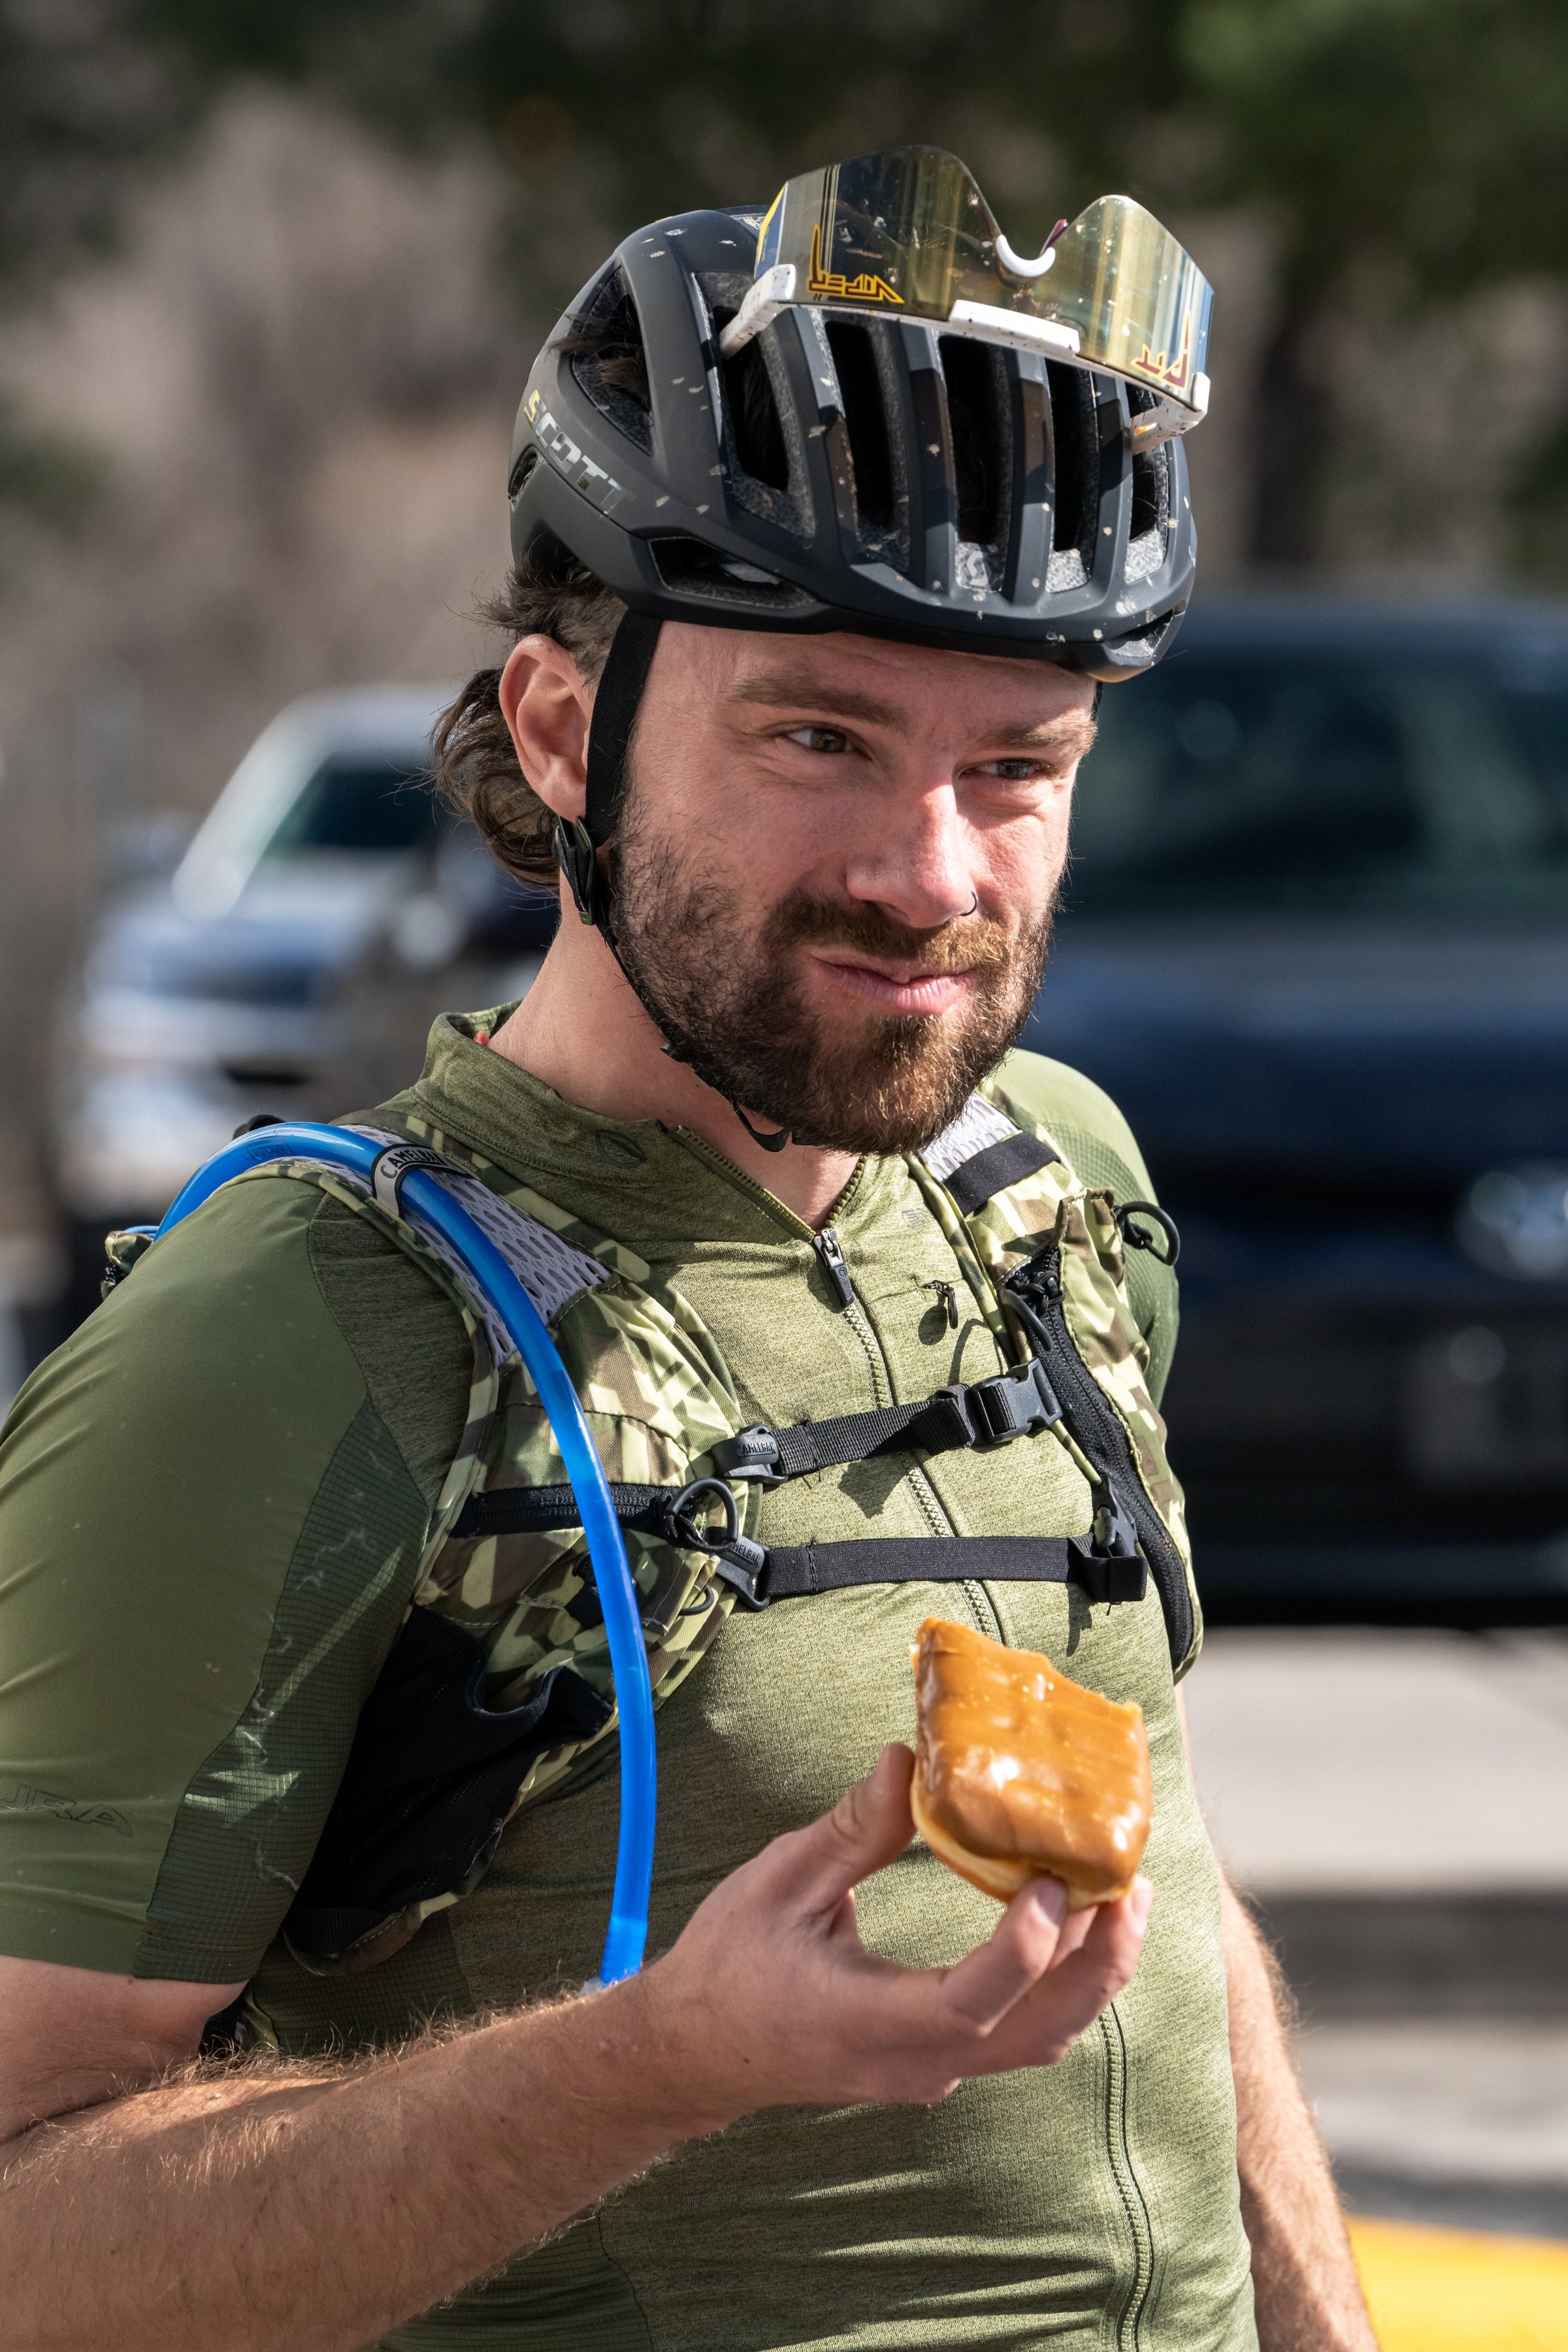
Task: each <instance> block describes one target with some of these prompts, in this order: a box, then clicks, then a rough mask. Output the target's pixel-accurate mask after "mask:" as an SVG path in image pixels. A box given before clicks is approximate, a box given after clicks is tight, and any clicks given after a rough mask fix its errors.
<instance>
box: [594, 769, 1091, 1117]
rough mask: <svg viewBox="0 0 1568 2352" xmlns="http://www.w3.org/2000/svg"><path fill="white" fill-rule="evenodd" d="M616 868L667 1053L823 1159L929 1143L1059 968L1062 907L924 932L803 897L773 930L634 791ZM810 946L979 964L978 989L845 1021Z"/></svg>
mask: <svg viewBox="0 0 1568 2352" xmlns="http://www.w3.org/2000/svg"><path fill="white" fill-rule="evenodd" d="M610 868H611V878H612V883H613V887H614V891H615V909H616V948H617V950H618V953H619V956H620V960H621V963H622V967H623V969H624V970H625V971H626V977H627V979H628V980H629V981H630V982H631V984H632V986H633V988H634V989H635V990H636V992H637V995H638V997H639V998H640V999H641V1001H642V1003H643V1004H644V1006H645V1007H646V1009H647V1012H648V1013H649V1014H650V1015H651V1016H652V1018H653V1020H654V1021H655V1022H656V1023H657V1024H658V1027H659V1029H660V1030H661V1031H662V1032H663V1034H664V1038H665V1041H666V1050H667V1052H668V1053H669V1054H671V1055H673V1056H674V1058H675V1059H676V1060H677V1061H680V1062H685V1063H688V1064H689V1066H690V1067H691V1068H692V1069H693V1070H694V1071H695V1072H696V1074H697V1076H699V1077H700V1078H701V1079H702V1080H703V1082H704V1084H705V1085H707V1086H710V1087H712V1088H713V1089H714V1091H715V1092H716V1093H718V1094H720V1095H722V1096H723V1097H724V1099H725V1100H726V1101H727V1102H728V1103H730V1104H731V1106H732V1107H743V1108H744V1109H746V1110H748V1111H750V1112H752V1114H753V1115H755V1116H756V1117H757V1118H763V1119H767V1120H769V1121H770V1122H771V1123H772V1124H773V1126H775V1127H777V1128H781V1129H784V1130H785V1131H786V1132H787V1133H788V1134H789V1135H790V1136H791V1138H792V1139H793V1140H794V1141H795V1142H796V1143H798V1144H805V1145H812V1146H816V1148H817V1149H819V1150H831V1151H853V1152H856V1153H862V1152H873V1153H876V1154H879V1155H889V1154H896V1153H899V1152H902V1151H919V1150H923V1149H924V1147H925V1146H926V1145H927V1144H929V1143H931V1141H932V1140H933V1139H935V1138H936V1137H937V1136H939V1135H940V1134H941V1133H942V1129H944V1128H945V1127H948V1126H949V1125H951V1123H952V1120H953V1119H955V1118H957V1116H958V1114H959V1112H960V1111H961V1110H962V1109H963V1106H964V1104H965V1103H966V1102H967V1101H968V1099H969V1097H970V1096H971V1095H972V1094H973V1091H974V1089H975V1087H977V1086H978V1085H979V1084H980V1082H981V1080H982V1079H983V1078H985V1077H987V1076H989V1075H990V1073H991V1072H992V1071H993V1070H994V1068H995V1067H996V1065H997V1063H998V1062H1000V1061H1001V1059H1002V1057H1003V1055H1005V1053H1007V1052H1008V1050H1009V1048H1010V1047H1011V1046H1013V1045H1015V1044H1016V1042H1017V1039H1018V1036H1019V1034H1020V1033H1021V1032H1022V1030H1023V1027H1024V1024H1025V1023H1026V1021H1027V1019H1028V1017H1029V1012H1030V1008H1031V1006H1032V1005H1033V1003H1034V1001H1035V997H1036V994H1037V991H1038V989H1039V985H1040V981H1041V979H1042V977H1043V975H1044V972H1045V967H1046V956H1047V950H1048V948H1049V944H1050V931H1051V916H1052V912H1053V907H1052V905H1050V904H1047V907H1046V908H1045V909H1044V910H1043V912H1041V913H1040V914H1038V915H1037V916H1034V917H1031V918H1025V919H1019V920H1017V921H1016V922H1013V923H1007V922H1000V921H997V920H995V919H994V918H992V917H990V916H987V915H981V914H973V915H965V916H962V917H960V918H959V919H956V920H955V921H952V922H949V923H943V924H942V925H941V926H940V927H939V928H938V929H934V930H914V929H910V926H909V925H907V924H905V923H900V921H899V920H898V919H896V918H895V917H893V916H891V915H888V914H885V913H884V912H883V911H882V910H881V909H880V908H878V907H874V906H870V905H868V904H865V903H858V902H856V901H855V900H852V899H829V898H820V897H817V896H816V895H814V894H813V893H812V892H810V891H807V890H804V889H803V890H795V891H791V892H790V893H789V894H788V895H787V896H786V897H785V898H782V899H780V900H779V902H778V903H777V904H776V905H775V906H774V907H773V908H772V909H771V911H770V912H769V913H768V915H767V916H766V918H765V919H764V920H763V923H762V924H761V926H760V927H759V926H757V925H756V924H755V923H754V921H752V920H751V919H748V918H747V917H746V916H745V915H744V914H743V913H742V911H741V910H740V908H738V907H737V905H736V903H735V899H734V896H733V894H732V892H731V890H730V889H729V888H728V887H726V886H725V884H724V883H722V882H721V880H720V879H719V878H718V877H716V876H715V875H713V874H712V873H711V871H707V872H705V871H704V870H703V869H702V868H701V866H694V862H693V860H692V857H691V855H690V852H689V849H688V848H687V847H686V846H685V845H678V844H677V843H675V842H674V841H669V840H662V839H660V838H659V836H658V835H657V833H655V831H654V830H653V829H652V828H651V827H650V826H648V825H647V823H646V821H645V820H643V818H642V817H641V815H640V813H639V811H638V810H637V806H636V794H635V793H628V794H627V805H626V811H625V814H624V815H623V819H622V824H621V828H620V832H619V835H618V837H617V840H616V844H615V845H614V847H613V848H612V850H611V852H610ZM804 947H826V948H833V949H841V950H850V951H852V952H854V953H858V954H859V955H863V956H868V957H872V958H878V957H880V958H885V959H888V960H889V961H890V960H893V959H898V960H900V961H906V962H911V963H915V964H917V965H918V966H919V968H920V971H921V973H922V974H925V973H931V972H944V971H964V972H967V973H968V974H969V975H970V976H971V981H972V986H971V988H970V991H969V992H968V994H967V996H966V998H965V999H964V1000H963V1002H962V1003H960V1004H959V1005H957V1006H955V1007H954V1008H953V1009H952V1011H951V1012H949V1013H945V1014H934V1015H923V1014H917V1013H876V1012H875V1011H873V1010H872V1009H870V1008H869V1007H864V1006H858V1005H856V1004H854V1003H848V1004H847V1005H846V1007H845V1010H844V1012H843V1013H842V1015H841V1016H840V1017H839V1018H838V1019H837V1020H834V1021H831V1022H830V1021H827V1020H826V1019H824V1018H823V1017H822V1016H821V1015H820V1014H818V1013H815V1012H814V1011H813V1010H812V1008H811V1006H810V1004H809V1003H808V1002H807V999H806V993H805V982H804V974H803V971H802V959H801V957H800V955H799V953H798V950H800V949H802V948H804Z"/></svg>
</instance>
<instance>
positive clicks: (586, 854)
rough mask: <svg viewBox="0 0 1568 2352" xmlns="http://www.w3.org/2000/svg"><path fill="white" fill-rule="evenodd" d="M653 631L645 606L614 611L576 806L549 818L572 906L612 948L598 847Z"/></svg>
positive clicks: (617, 792) (610, 825)
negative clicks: (572, 815)
mask: <svg viewBox="0 0 1568 2352" xmlns="http://www.w3.org/2000/svg"><path fill="white" fill-rule="evenodd" d="M658 632H659V623H658V620H657V618H656V617H655V616H654V615H653V614H649V613H634V612H631V611H629V610H628V611H626V612H625V613H623V614H622V615H621V619H620V625H619V626H618V627H617V629H616V634H615V635H614V636H613V637H612V638H611V640H610V649H609V651H608V653H607V654H606V655H605V666H604V667H603V668H602V669H601V671H600V672H599V683H598V686H597V688H596V689H595V695H594V715H593V718H592V719H590V721H589V723H588V758H587V787H588V789H587V796H586V800H585V803H584V810H583V814H582V815H581V816H580V817H578V818H576V819H575V820H574V823H573V824H571V825H570V826H568V824H567V823H566V820H565V818H564V817H557V818H556V820H555V862H556V864H557V865H558V866H560V868H561V871H562V872H563V874H564V875H565V877H566V882H567V887H568V888H569V889H570V890H571V893H572V898H573V901H574V905H575V907H576V908H577V912H578V914H579V915H580V916H581V917H582V919H583V920H584V922H585V923H592V924H594V925H595V927H596V929H598V930H600V931H601V932H602V933H603V934H604V937H605V942H606V944H607V945H608V946H609V947H610V948H612V949H613V948H614V946H615V944H616V934H615V927H614V924H613V921H612V919H611V904H610V899H611V892H610V887H609V882H608V878H607V877H606V876H605V872H604V870H603V868H602V867H601V866H600V864H599V859H598V852H599V851H600V850H601V849H603V848H604V846H605V843H606V842H607V841H609V839H610V838H611V836H612V835H613V834H614V832H615V830H616V824H617V822H618V820H619V817H620V814H621V803H622V801H623V799H624V798H625V796H626V751H627V749H628V747H629V746H630V743H631V740H632V730H633V728H634V727H635V726H636V725H637V706H638V704H639V703H640V702H641V700H642V695H643V688H644V687H645V686H646V685H647V674H648V671H649V669H650V667H652V664H653V656H654V652H655V648H656V647H657V646H658Z"/></svg>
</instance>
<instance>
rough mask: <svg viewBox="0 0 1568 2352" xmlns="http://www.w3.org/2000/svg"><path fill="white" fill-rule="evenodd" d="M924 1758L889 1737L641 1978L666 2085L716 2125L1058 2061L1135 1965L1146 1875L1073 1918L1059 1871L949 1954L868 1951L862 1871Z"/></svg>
mask: <svg viewBox="0 0 1568 2352" xmlns="http://www.w3.org/2000/svg"><path fill="white" fill-rule="evenodd" d="M913 1769H914V1759H913V1757H912V1756H911V1755H910V1751H909V1749H908V1748H903V1747H889V1748H884V1749H883V1751H882V1754H881V1757H880V1758H879V1761H878V1764H877V1767H876V1769H875V1771H874V1772H872V1774H871V1775H870V1777H869V1779H868V1780H862V1781H860V1782H858V1784H857V1786H856V1787H854V1788H853V1789H851V1790H849V1791H848V1793H847V1796H845V1797H844V1798H842V1799H841V1800H840V1801H839V1803H838V1804H837V1805H836V1806H835V1807H834V1810H833V1811H832V1812H830V1813H826V1814H825V1815H824V1816H823V1818H822V1819H821V1820H820V1821H816V1822H813V1823H812V1824H811V1826H810V1828H809V1829H804V1830H796V1831H795V1832H793V1833H792V1834H790V1835H788V1836H786V1837H780V1838H775V1839H774V1840H773V1843H772V1844H771V1845H769V1846H767V1847H765V1848H764V1849H763V1852H762V1853H760V1854H759V1855H758V1856H757V1858H756V1860H755V1861H754V1862H751V1863H747V1864H745V1865H744V1867H743V1868H742V1869H740V1870H737V1871H736V1872H734V1873H733V1874H732V1875H731V1877H729V1878H727V1879H725V1881H724V1882H723V1884H722V1885H721V1886H718V1887H716V1888H715V1889H714V1892H713V1893H712V1894H711V1895H710V1896H709V1897H708V1899H707V1901H706V1902H705V1903H703V1904H702V1905H701V1906H700V1908H699V1909H698V1910H697V1911H696V1912H694V1913H693V1915H692V1917H691V1919H690V1921H689V1924H688V1926H687V1927H686V1930H685V1932H684V1934H683V1935H682V1936H681V1937H680V1938H679V1942H677V1943H676V1944H675V1945H674V1946H672V1948H671V1949H670V1950H669V1951H668V1953H667V1954H666V1955H665V1957H664V1958H663V1959H661V1960H660V1961H659V1962H658V1964H657V1966H655V1967H654V1968H652V1969H650V1970H649V1971H648V1972H647V1976H646V1978H644V1979H642V1980H641V1983H642V1990H643V1993H644V1996H645V1998H646V2000H647V2004H648V2013H649V2018H650V2033H649V2038H650V2040H652V2041H653V2042H656V2043H657V2045H658V2048H659V2049H660V2051H661V2052H662V2053H664V2056H665V2063H664V2065H663V2067H662V2068H661V2079H662V2080H664V2081H665V2082H667V2083H668V2091H667V2092H666V2095H667V2096H668V2097H669V2098H670V2100H671V2101H672V2103H675V2102H685V2103H688V2104H689V2103H691V2102H693V2101H695V2103H696V2104H697V2105H698V2106H699V2107H700V2111H701V2114H702V2116H703V2117H704V2120H705V2124H706V2126H707V2127H709V2128H712V2127H714V2126H718V2125H720V2124H723V2123H727V2122H730V2121H732V2120H733V2119H734V2118H735V2117H737V2116H742V2115H745V2114H747V2113H749V2112H750V2111H751V2110H752V2108H754V2107H761V2106H779V2105H828V2104H831V2105H839V2104H842V2103H847V2102H856V2101H861V2100H880V2101H894V2100H931V2099H940V2098H942V2097H945V2095H946V2094H947V2093H948V2092H949V2091H951V2090H952V2088H953V2086H954V2084H957V2083H960V2082H963V2080H964V2079H965V2078H966V2077H967V2076H969V2075H973V2074H1004V2073H1005V2072H1006V2071H1007V2070H1008V2069H1010V2068H1012V2067H1015V2066H1049V2065H1052V2064H1054V2063H1055V2062H1056V2061H1057V2060H1058V2058H1060V2057H1061V2056H1062V2055H1063V2053H1065V2052H1066V2051H1067V2050H1068V2048H1069V2047H1070V2046H1071V2044H1072V2042H1074V2041H1075V2040H1076V2039H1077V2037H1078V2035H1079V2034H1080V2033H1081V2032H1083V2030H1084V2028H1085V2026H1087V2025H1089V2024H1091V2023H1092V2022H1093V2021H1094V2020H1095V2018H1097V2017H1098V2016H1099V2015H1100V2011H1101V2010H1103V2009H1104V2008H1105V2007H1106V2006H1107V2004H1108V2003H1109V2002H1110V2001H1112V2000H1114V1999H1115V1998H1116V1995H1117V1994H1118V1993H1119V1992H1120V1991H1121V1988H1122V1986H1123V1985H1124V1984H1126V1982H1127V1981H1128V1979H1129V1978H1130V1977H1131V1974H1132V1971H1133V1969H1135V1968H1136V1967H1137V1965H1138V1955H1139V1952H1140V1950H1141V1949H1142V1942H1143V1931H1144V1927H1145V1925H1146V1924H1147V1921H1148V1916H1149V1908H1150V1905H1151V1903H1152V1899H1153V1889H1152V1887H1151V1886H1150V1885H1148V1883H1147V1882H1146V1881H1144V1880H1140V1881H1139V1883H1138V1885H1137V1886H1136V1887H1135V1888H1134V1889H1133V1891H1132V1893H1131V1895H1127V1896H1126V1897H1124V1899H1123V1900H1122V1901H1121V1902H1120V1903H1108V1904H1104V1905H1101V1906H1100V1908H1099V1909H1098V1910H1093V1911H1079V1912H1075V1913H1074V1914H1073V1915H1072V1916H1071V1917H1070V1918H1067V1917H1066V1916H1065V1915H1066V1911H1067V1895H1066V1890H1065V1889H1064V1888H1063V1886H1062V1885H1061V1884H1060V1882H1059V1881H1058V1880H1057V1879H1054V1878H1041V1879H1037V1881H1036V1882H1035V1884H1034V1885H1032V1886H1028V1887H1026V1888H1025V1890H1024V1892H1023V1893H1022V1894H1021V1895H1016V1896H1015V1897H1014V1899H1013V1901H1012V1902H1011V1903H1010V1904H1009V1905H1008V1906H1007V1908H1006V1909H1005V1911H1004V1912H1003V1914H1002V1916H1001V1918H1000V1920H999V1921H998V1924H997V1927H996V1931H995V1933H994V1935H993V1936H992V1937H991V1939H990V1941H989V1942H988V1943H985V1944H982V1945H981V1946H980V1947H979V1948H978V1949H976V1950H975V1951H973V1952H971V1953H970V1954H969V1956H968V1958H966V1959H964V1960H961V1961H960V1962H959V1964H958V1966H957V1967H956V1968H951V1969H905V1968H900V1967H898V1966H897V1965H896V1964H895V1963H894V1962H893V1961H891V1960H884V1959H880V1958H878V1957H877V1956H876V1955H875V1954H873V1953H871V1952H868V1950H867V1949H866V1947H865V1946H864V1944H862V1942H861V1940H860V1936H859V1930H858V1926H857V1923H856V1917H855V1896H854V1888H855V1887H856V1885H858V1882H859V1881H860V1880H861V1879H863V1878H868V1877H869V1876H870V1875H871V1874H872V1872H873V1871H877V1870H880V1869H882V1868H884V1867H885V1865H886V1864H889V1863H890V1862H892V1861H895V1860H896V1859H897V1857H898V1856H899V1854H900V1853H902V1852H903V1850H904V1848H905V1847H906V1846H907V1845H908V1844H909V1842H910V1838H911V1836H912V1835H913V1833H914V1824H913V1822H912V1821H911V1819H910V1777H911V1774H912V1772H913ZM715 1986H721V1987H722V1988H723V1998H722V2000H713V1999H712V1998H711V1994H712V1990H713V1988H714V1987H715Z"/></svg>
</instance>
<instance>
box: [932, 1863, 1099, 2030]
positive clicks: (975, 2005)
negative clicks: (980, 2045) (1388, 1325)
mask: <svg viewBox="0 0 1568 2352" xmlns="http://www.w3.org/2000/svg"><path fill="white" fill-rule="evenodd" d="M1067 1906H1068V1893H1067V1888H1066V1887H1065V1886H1064V1885H1062V1883H1061V1881H1060V1879H1059V1878H1037V1879H1034V1880H1033V1881H1031V1883H1030V1884H1029V1885H1027V1886H1026V1887H1025V1888H1024V1889H1023V1891H1022V1893H1021V1894H1018V1895H1014V1897H1013V1900H1012V1901H1011V1903H1009V1904H1008V1906H1007V1908H1006V1910H1005V1912H1004V1913H1003V1914H1002V1917H1001V1920H1000V1923H999V1924H998V1926H997V1927H996V1930H995V1932H994V1935H993V1936H992V1937H990V1939H989V1941H988V1942H986V1943H984V1944H980V1945H978V1946H977V1947H976V1948H975V1949H974V1950H973V1952H971V1953H970V1954H969V1956H968V1958H966V1959H963V1960H960V1962H959V1963H958V1966H957V1967H956V1968H954V1969H948V1971H947V1973H946V1976H945V1978H944V1979H943V1984H942V2004H941V2005H942V2010H943V2011H944V2013H945V2014H946V2015H947V2016H948V2017H949V2018H951V2019H952V2021H953V2022H954V2023H956V2024H960V2025H963V2026H967V2027H969V2028H970V2029H972V2030H973V2032H976V2033H990V2032H993V2031H994V2028H995V2026H996V2024H997V2023H998V2021H1000V2020H1001V2019H1002V2018H1004V2017H1005V2015H1006V2013H1007V2011H1009V2010H1010V2009H1011V2008H1012V2007H1013V2005H1014V2003H1015V2002H1016V2001H1017V2000H1021V1999H1022V1998H1023V1996H1024V1995H1025V1993H1026V1992H1028V1991H1029V1990H1031V1989H1032V1988H1033V1987H1034V1986H1035V1985H1037V1983H1038V1982H1039V1980H1040V1979H1041V1977H1043V1976H1044V1975H1045V1973H1046V1970H1047V1969H1048V1968H1049V1967H1050V1965H1051V1962H1052V1960H1053V1959H1054V1958H1055V1957H1056V1950H1057V1946H1058V1941H1059V1939H1060V1936H1061V1928H1062V1921H1063V1919H1064V1918H1065V1916H1066V1915H1067Z"/></svg>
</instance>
